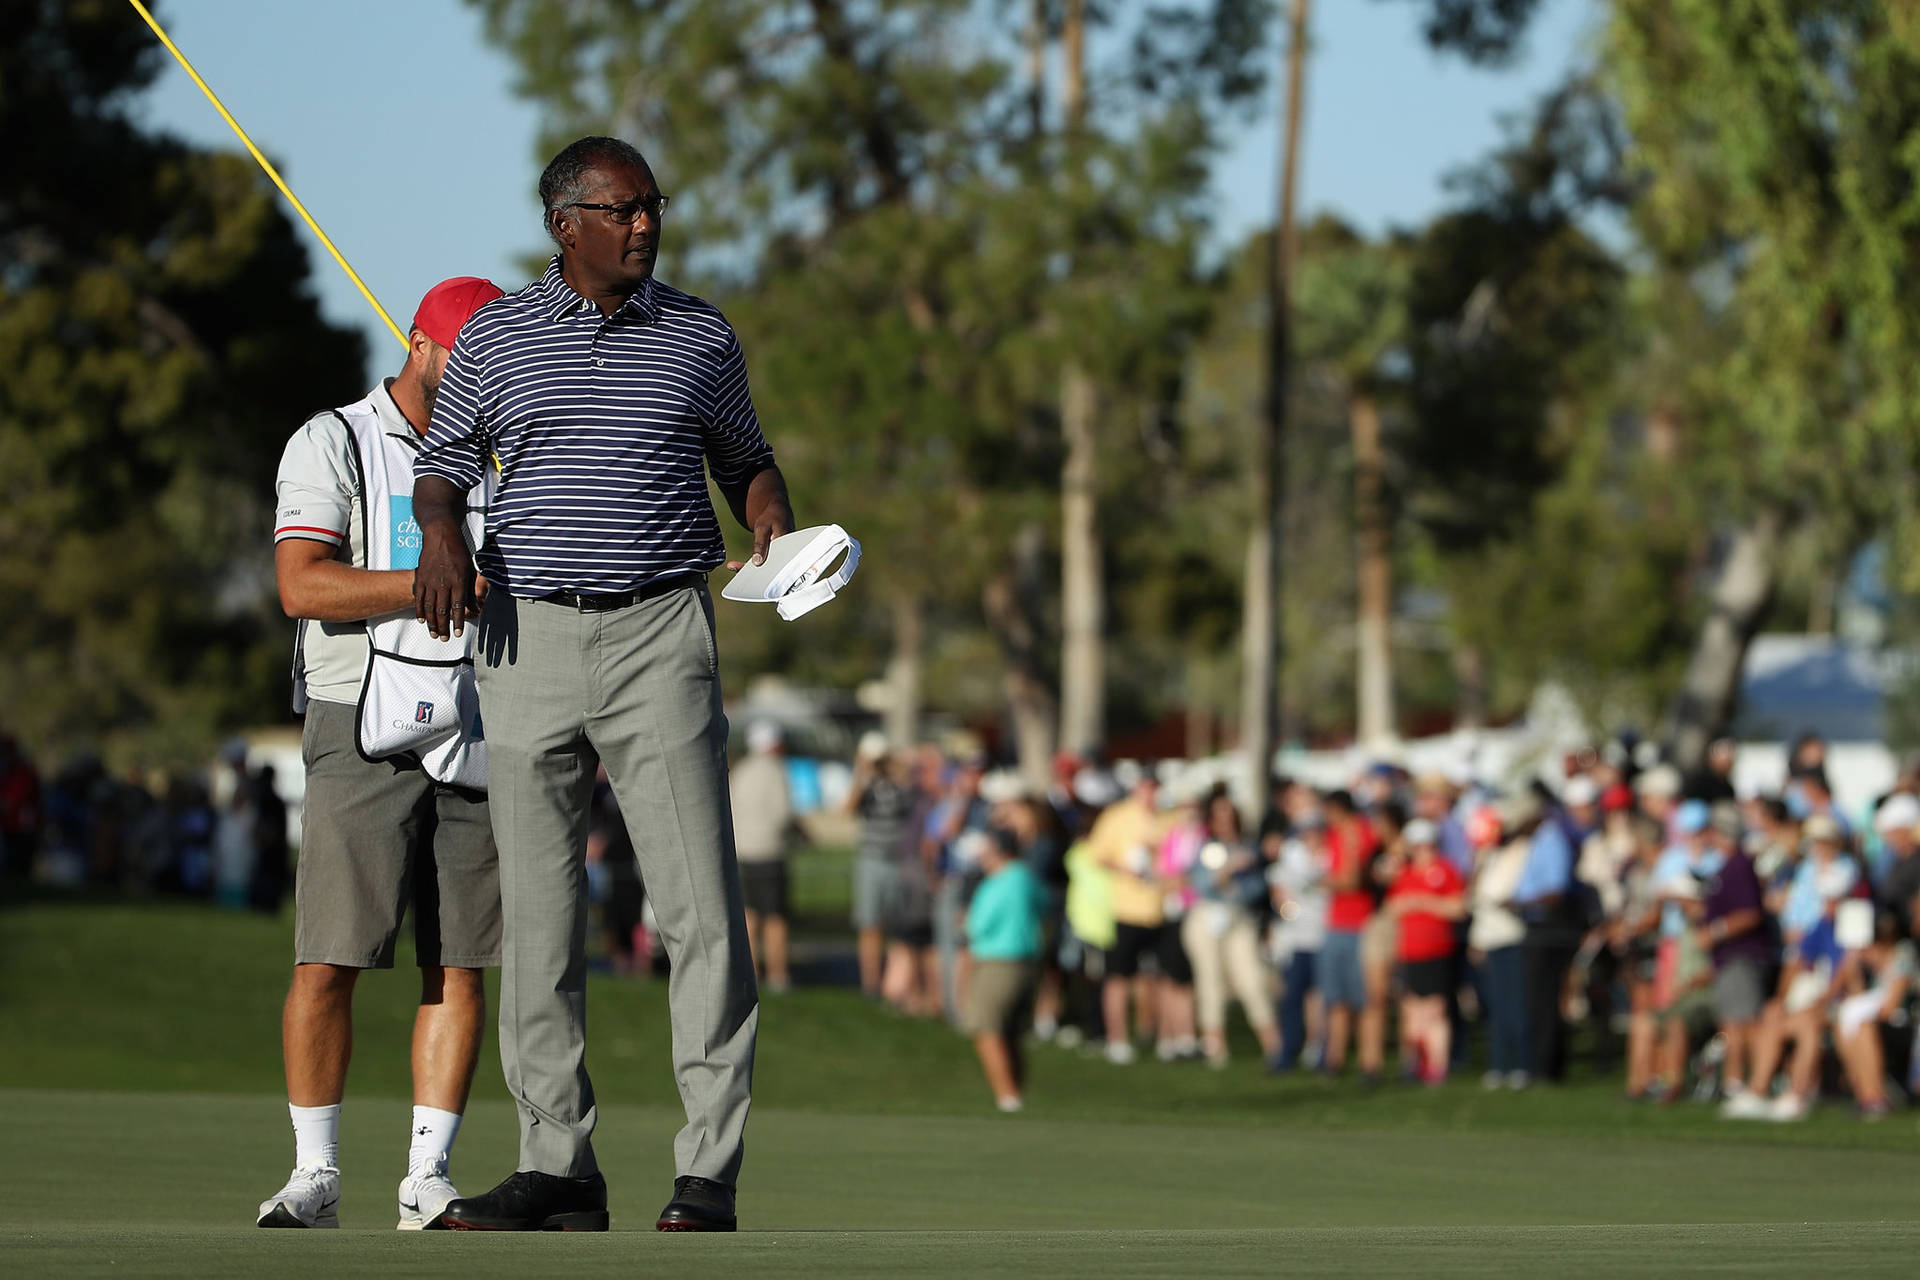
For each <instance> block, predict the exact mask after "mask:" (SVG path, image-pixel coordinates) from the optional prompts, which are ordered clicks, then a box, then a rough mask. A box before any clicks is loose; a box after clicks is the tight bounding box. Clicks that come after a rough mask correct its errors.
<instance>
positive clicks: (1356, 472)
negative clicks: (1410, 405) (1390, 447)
mask: <svg viewBox="0 0 1920 1280" xmlns="http://www.w3.org/2000/svg"><path fill="white" fill-rule="evenodd" d="M1347 418H1348V421H1349V424H1350V426H1351V428H1352V431H1353V491H1354V492H1353V515H1354V524H1355V533H1356V537H1355V541H1356V542H1357V543H1358V562H1359V570H1360V584H1359V585H1360V591H1359V599H1360V616H1359V618H1358V619H1357V620H1356V626H1355V641H1356V643H1355V646H1354V648H1355V654H1356V660H1357V662H1358V663H1359V670H1358V671H1357V672H1356V677H1357V678H1356V687H1357V688H1358V690H1359V701H1360V706H1359V732H1358V737H1359V741H1360V743H1361V745H1362V746H1379V745H1380V744H1382V743H1385V742H1387V741H1390V740H1391V739H1392V738H1393V736H1394V715H1393V555H1392V551H1391V547H1390V541H1391V540H1390V537H1389V530H1388V527H1387V505H1386V497H1385V494H1384V492H1383V489H1384V481H1385V475H1384V472H1385V470H1386V458H1385V455H1384V453H1383V452H1382V450H1381V447H1380V406H1379V405H1378V404H1377V403H1376V402H1375V401H1374V398H1373V396H1372V394H1371V393H1370V392H1366V391H1360V392H1356V393H1355V394H1354V395H1353V397H1352V400H1351V401H1350V403H1349V404H1348V405H1347Z"/></svg>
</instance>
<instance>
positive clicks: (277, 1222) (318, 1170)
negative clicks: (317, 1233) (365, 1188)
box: [258, 1164, 340, 1227]
mask: <svg viewBox="0 0 1920 1280" xmlns="http://www.w3.org/2000/svg"><path fill="white" fill-rule="evenodd" d="M258 1221H259V1225H260V1226H263V1227H338V1226H339V1225H340V1171H339V1170H338V1169H336V1168H334V1167H333V1166H332V1165H325V1164H310V1165H305V1166H302V1167H301V1168H298V1169H295V1170H294V1171H293V1174H292V1175H291V1176H290V1177H289V1178H288V1179H287V1185H286V1186H284V1187H282V1188H280V1190H279V1191H277V1192H276V1193H274V1195H273V1198H272V1199H270V1200H262V1201H261V1202H260V1217H259V1220H258Z"/></svg>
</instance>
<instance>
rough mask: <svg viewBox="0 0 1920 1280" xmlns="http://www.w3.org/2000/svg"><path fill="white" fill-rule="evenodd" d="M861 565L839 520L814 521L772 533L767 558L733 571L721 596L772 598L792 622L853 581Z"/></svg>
mask: <svg viewBox="0 0 1920 1280" xmlns="http://www.w3.org/2000/svg"><path fill="white" fill-rule="evenodd" d="M843 557H844V558H843ZM835 561H839V567H838V568H835V567H834V562H835ZM859 566H860V544H859V542H857V541H856V540H855V539H854V538H853V537H852V536H851V535H849V534H848V533H847V531H846V530H845V529H842V528H841V527H840V526H839V525H837V524H822V525H815V526H814V527H813V528H811V529H796V530H794V531H793V532H792V533H785V534H781V535H780V536H779V537H777V538H775V539H774V540H773V541H772V543H770V544H769V545H768V547H767V559H766V562H765V563H764V564H749V565H747V566H746V567H745V568H743V569H741V570H740V572H738V573H736V574H734V575H733V580H732V581H731V582H729V583H727V585H726V586H724V587H722V588H721V589H720V595H721V596H722V597H723V598H724V599H727V600H744V601H747V602H749V603H755V602H757V603H761V604H768V603H770V604H772V605H773V606H774V607H775V608H776V609H778V610H779V611H780V616H781V617H782V618H784V619H786V620H787V621H788V622H792V621H793V620H794V619H795V618H798V617H800V616H801V615H802V614H806V613H811V612H812V611H813V610H815V609H818V608H819V607H820V606H821V605H823V604H825V603H826V602H827V601H829V600H831V599H833V597H834V596H835V595H836V594H837V593H838V592H839V590H840V588H842V587H844V586H846V585H847V583H849V582H851V581H852V580H853V571H854V570H855V569H857V568H858V567H859ZM828 570H832V572H828Z"/></svg>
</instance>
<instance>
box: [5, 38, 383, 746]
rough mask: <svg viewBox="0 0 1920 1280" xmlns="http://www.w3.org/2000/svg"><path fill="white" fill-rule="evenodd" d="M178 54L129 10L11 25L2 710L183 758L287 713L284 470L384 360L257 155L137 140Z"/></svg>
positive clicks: (77, 736) (44, 731)
mask: <svg viewBox="0 0 1920 1280" xmlns="http://www.w3.org/2000/svg"><path fill="white" fill-rule="evenodd" d="M163 56H164V54H162V53H161V52H160V51H159V49H158V47H157V46H156V45H155V44H154V42H153V40H152V36H151V34H150V33H149V32H148V31H147V29H146V28H145V27H144V26H143V25H142V24H141V23H139V22H138V21H137V20H136V18H135V15H133V14H132V13H131V11H130V10H128V9H127V8H126V6H125V5H123V4H117V3H112V2H111V0H26V2H24V3H19V4H14V5H10V6H7V7H5V8H4V9H3V10H0V122H4V123H5V124H6V126H7V136H8V143H7V145H6V146H5V147H4V148H0V546H4V547H5V549H6V550H5V554H4V556H0V593H4V594H5V596H6V597H7V599H8V600H9V601H10V602H11V604H10V607H9V608H8V609H7V610H6V611H5V613H4V615H3V616H0V647H3V648H4V649H5V651H6V653H7V655H8V660H7V662H5V663H4V664H0V708H4V714H5V716H6V718H7V720H8V722H9V725H10V727H12V728H15V729H16V730H18V731H19V732H21V733H22V734H23V735H24V736H25V737H26V738H27V739H28V740H30V741H33V742H36V743H40V744H44V745H47V746H53V747H59V746H63V745H73V744H80V743H93V742H99V741H101V740H102V739H103V738H107V737H109V736H112V737H113V738H114V740H115V741H117V742H118V743H120V744H121V745H122V746H124V748H125V749H126V750H127V751H129V752H132V751H142V752H147V753H151V754H156V755H159V756H164V757H173V758H178V757H185V756H192V755H194V754H196V753H198V752H199V751H200V750H202V749H203V748H204V747H205V746H206V745H207V742H208V740H209V739H210V737H211V736H212V735H213V734H214V733H216V732H217V731H219V730H220V729H223V728H227V727H231V726H233V725H235V724H237V723H246V722H249V721H257V720H260V719H269V718H274V717H276V716H277V715H278V714H280V713H281V710H282V708H283V707H284V705H285V704H284V698H285V664H286V650H285V648H283V645H284V644H286V643H290V632H289V630H288V629H287V628H286V627H285V626H284V625H274V624H273V623H272V618H273V616H275V615H277V612H278V611H277V609H270V606H269V597H270V595H271V579H270V576H269V575H268V572H267V569H266V559H265V557H266V555H267V545H268V539H267V526H268V524H269V523H270V513H271V501H272V491H273V477H274V469H275V463H276V461H277V459H278V457H279V452H280V448H281V446H282V445H283V444H284V443H285V440H286V437H287V436H288V435H289V434H290V433H291V431H292V430H293V428H294V427H295V426H296V425H298V423H299V422H300V421H301V419H302V418H304V417H305V416H306V415H307V414H308V413H310V412H312V411H313V410H314V409H315V408H317V407H321V406H324V405H327V404H334V403H340V402H342V401H345V400H349V399H351V398H353V396H354V395H356V394H358V388H357V383H358V371H359V369H360V368H361V367H362V361H363V358H364V355H363V349H362V343H361V340H360V338H359V337H358V336H357V335H356V334H354V333H353V332H350V331H348V330H344V329H339V328H335V327H333V326H331V325H328V324H327V323H325V322H324V321H322V320H321V319H320V317H319V315H318V311H317V308H316V305H315V302H314V299H313V296H312V294H311V292H310V291H309V289H308V287H307V256H306V251H305V247H304V245H303V244H302V243H301V241H300V240H299V238H298V236H297V234H296V231H295V229H294V227H293V226H292V224H291V223H290V221H289V220H288V219H287V218H286V217H285V216H284V215H283V214H282V213H281V211H280V209H279V207H278V206H277V205H276V204H275V196H274V193H273V190H272V188H271V187H270V186H269V185H268V184H267V183H266V181H265V180H264V179H262V178H261V177H260V176H259V175H258V174H257V173H256V172H255V171H254V169H253V165H252V161H251V160H249V159H248V158H246V157H245V156H243V155H225V154H214V153H209V152H204V151H197V150H195V149H193V148H190V147H188V146H186V145H184V144H182V143H180V142H177V141H175V140H173V139H170V138H165V137H156V136H153V135H151V134H147V133H144V132H142V131H141V130H140V129H138V128H137V127H136V125H135V124H134V122H133V120H132V118H131V115H130V112H131V100H132V95H133V94H135V93H136V92H137V91H138V90H140V89H141V88H142V87H144V86H145V85H146V84H148V83H149V82H150V81H151V80H152V78H153V76H154V74H155V72H156V71H157V68H158V65H159V63H158V60H159V58H160V57H163ZM110 745H111V744H110Z"/></svg>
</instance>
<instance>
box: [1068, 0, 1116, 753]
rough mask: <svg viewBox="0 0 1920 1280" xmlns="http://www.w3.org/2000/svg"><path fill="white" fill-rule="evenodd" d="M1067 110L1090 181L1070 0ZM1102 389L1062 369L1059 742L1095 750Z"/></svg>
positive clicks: (1101, 731) (1073, 154) (1071, 150)
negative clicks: (1099, 427)
mask: <svg viewBox="0 0 1920 1280" xmlns="http://www.w3.org/2000/svg"><path fill="white" fill-rule="evenodd" d="M1060 45H1061V51H1062V54H1063V55H1064V57H1063V61H1064V64H1065V66H1064V68H1063V75H1062V81H1063V92H1062V95H1061V99H1062V101H1061V107H1062V114H1063V115H1064V117H1065V122H1064V130H1065V135H1066V137H1065V142H1066V155H1067V164H1068V170H1067V180H1068V181H1069V182H1072V183H1075V184H1084V183H1085V182H1086V172H1085V167H1084V161H1085V156H1084V151H1083V147H1082V143H1083V141H1084V138H1085V133H1086V124H1087V15H1086V5H1085V3H1084V0H1066V18H1065V22H1064V24H1063V28H1062V31H1061V40H1060ZM1099 416H1100V389H1099V388H1098V387H1097V386H1095V385H1094V381H1093V379H1092V378H1091V377H1090V376H1089V375H1088V374H1087V371H1086V369H1085V368H1084V367H1083V366H1082V365H1081V364H1080V362H1079V361H1077V360H1071V359H1070V360H1069V361H1068V363H1067V367H1066V368H1065V369H1064V370H1062V372H1061V374H1060V435H1061V439H1062V443H1063V445H1064V452H1065V455H1066V458H1065V461H1064V462H1063V463H1062V464H1061V468H1060V633H1061V634H1060V742H1061V743H1062V744H1064V745H1065V747H1066V748H1067V750H1069V751H1075V752H1081V751H1088V750H1098V749H1099V748H1100V747H1101V746H1102V745H1103V744H1104V743H1105V742H1106V736H1107V735H1106V697H1107V666H1106V660H1107V647H1106V635H1105V631H1106V621H1107V601H1106V573H1105V564H1104V556H1103V555H1102V546H1101V541H1100V518H1099V512H1100V478H1099V477H1100V472H1099V457H1100V437H1099V433H1098V431H1097V430H1096V424H1097V422H1098V420H1099Z"/></svg>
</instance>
